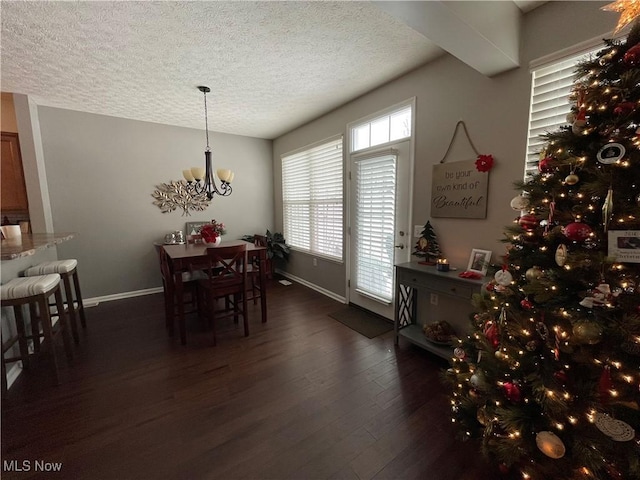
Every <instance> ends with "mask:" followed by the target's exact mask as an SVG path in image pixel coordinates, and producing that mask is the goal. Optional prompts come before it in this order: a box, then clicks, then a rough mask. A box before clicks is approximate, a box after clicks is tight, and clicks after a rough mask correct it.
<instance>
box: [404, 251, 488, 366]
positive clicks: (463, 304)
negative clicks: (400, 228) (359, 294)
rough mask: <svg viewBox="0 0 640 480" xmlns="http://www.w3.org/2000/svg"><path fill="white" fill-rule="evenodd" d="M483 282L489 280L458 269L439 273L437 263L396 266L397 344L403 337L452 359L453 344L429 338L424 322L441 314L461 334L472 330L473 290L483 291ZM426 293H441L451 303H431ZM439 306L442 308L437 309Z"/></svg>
mask: <svg viewBox="0 0 640 480" xmlns="http://www.w3.org/2000/svg"><path fill="white" fill-rule="evenodd" d="M484 281H486V279H481V280H473V279H469V278H460V277H459V276H458V272H455V271H450V272H439V271H438V270H437V269H436V267H435V266H431V265H421V264H419V263H416V262H409V263H403V264H400V265H396V305H395V322H394V328H395V342H396V344H398V341H399V338H400V337H402V338H404V339H406V340H407V341H409V342H411V343H413V344H415V345H417V346H419V347H421V348H424V349H425V350H428V351H429V352H431V353H434V354H436V355H438V356H440V357H442V358H446V359H450V358H451V356H452V354H453V347H451V346H448V345H440V344H436V343H433V342H430V341H429V340H427V338H426V337H425V336H424V333H423V327H424V324H426V323H431V322H432V321H437V320H438V319H439V318H438V317H442V318H446V321H447V322H448V323H449V324H451V326H452V327H453V328H454V330H455V331H456V333H457V334H458V335H459V336H462V335H466V334H467V333H469V328H470V326H469V321H468V316H469V314H471V313H472V312H473V306H472V304H471V298H472V296H473V294H474V293H480V291H481V288H482V284H483V282H484ZM421 295H422V296H423V297H424V298H422V299H421V300H422V301H420V298H419V296H421ZM427 295H436V298H439V296H440V295H442V296H443V300H445V299H448V304H449V305H446V306H445V305H443V303H444V302H443V303H440V302H438V303H440V305H438V306H436V305H431V302H430V301H427V300H428V298H427ZM419 304H420V305H421V306H420V308H419V306H418V305H419ZM436 309H440V310H441V311H439V312H436ZM421 314H423V315H421ZM438 314H439V315H438ZM425 317H427V318H425ZM421 320H424V321H421Z"/></svg>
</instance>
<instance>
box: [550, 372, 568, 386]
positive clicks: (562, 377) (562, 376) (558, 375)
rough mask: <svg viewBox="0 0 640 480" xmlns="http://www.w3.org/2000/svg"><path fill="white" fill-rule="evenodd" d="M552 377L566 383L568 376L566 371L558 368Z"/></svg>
mask: <svg viewBox="0 0 640 480" xmlns="http://www.w3.org/2000/svg"><path fill="white" fill-rule="evenodd" d="M553 377H554V378H555V379H556V380H557V381H558V382H560V383H561V384H563V385H564V384H565V383H567V380H568V378H569V377H568V376H567V372H565V371H564V370H558V371H557V372H556V373H554V374H553Z"/></svg>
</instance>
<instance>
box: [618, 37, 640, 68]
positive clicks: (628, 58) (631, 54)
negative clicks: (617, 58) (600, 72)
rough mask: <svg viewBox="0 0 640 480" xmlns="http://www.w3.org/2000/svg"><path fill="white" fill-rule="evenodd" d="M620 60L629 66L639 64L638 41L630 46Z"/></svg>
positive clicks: (639, 46) (639, 47) (639, 48)
mask: <svg viewBox="0 0 640 480" xmlns="http://www.w3.org/2000/svg"><path fill="white" fill-rule="evenodd" d="M622 61H623V62H624V64H625V65H627V66H629V67H635V66H636V65H638V64H640V43H639V44H637V45H634V46H633V47H631V48H630V49H629V50H627V52H626V53H625V54H624V57H622Z"/></svg>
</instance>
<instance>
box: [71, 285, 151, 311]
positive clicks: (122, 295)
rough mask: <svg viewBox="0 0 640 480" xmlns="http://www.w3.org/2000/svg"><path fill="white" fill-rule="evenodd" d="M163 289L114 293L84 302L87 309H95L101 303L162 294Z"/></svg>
mask: <svg viewBox="0 0 640 480" xmlns="http://www.w3.org/2000/svg"><path fill="white" fill-rule="evenodd" d="M162 292H163V289H162V287H154V288H146V289H144V290H133V291H131V292H122V293H114V294H113V295H103V296H101V297H92V298H87V299H84V300H83V304H84V306H85V307H95V306H97V305H99V304H100V302H111V301H112V300H123V299H125V298H134V297H142V296H144V295H153V294H154V293H162Z"/></svg>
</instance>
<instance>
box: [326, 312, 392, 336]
mask: <svg viewBox="0 0 640 480" xmlns="http://www.w3.org/2000/svg"><path fill="white" fill-rule="evenodd" d="M329 316H330V317H331V318H333V319H335V320H338V321H339V322H340V323H342V324H344V325H346V326H347V327H349V328H350V329H352V330H355V331H356V332H358V333H360V334H362V335H364V336H365V337H367V338H375V337H377V336H378V335H382V334H383V333H387V332H389V331H391V330H393V323H391V322H390V321H389V320H387V319H386V318H383V317H380V316H378V315H376V314H374V313H370V312H368V311H366V310H362V309H360V308H356V307H351V306H348V307H344V308H341V309H340V310H338V311H336V312H333V313H330V314H329Z"/></svg>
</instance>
